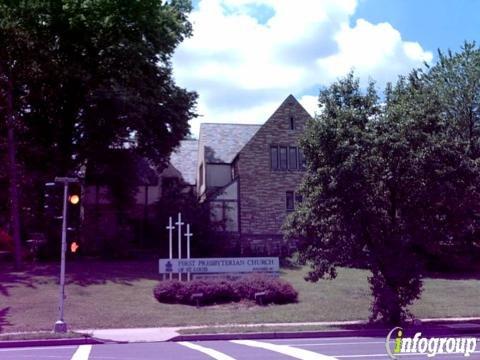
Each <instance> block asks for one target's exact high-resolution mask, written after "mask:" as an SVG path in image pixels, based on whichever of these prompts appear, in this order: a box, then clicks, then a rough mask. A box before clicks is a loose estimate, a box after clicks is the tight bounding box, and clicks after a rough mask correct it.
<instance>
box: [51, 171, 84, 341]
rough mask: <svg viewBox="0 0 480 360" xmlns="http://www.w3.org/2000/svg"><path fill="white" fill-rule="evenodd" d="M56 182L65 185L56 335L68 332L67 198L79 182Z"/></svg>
mask: <svg viewBox="0 0 480 360" xmlns="http://www.w3.org/2000/svg"><path fill="white" fill-rule="evenodd" d="M55 182H62V183H63V213H62V214H63V215H62V246H61V260H60V299H59V306H58V320H57V322H56V323H55V327H54V329H53V331H54V332H56V333H65V332H67V324H66V323H65V321H64V319H63V314H64V304H65V258H66V252H67V198H68V184H70V183H74V182H78V180H77V179H75V178H67V177H63V178H59V177H57V178H55Z"/></svg>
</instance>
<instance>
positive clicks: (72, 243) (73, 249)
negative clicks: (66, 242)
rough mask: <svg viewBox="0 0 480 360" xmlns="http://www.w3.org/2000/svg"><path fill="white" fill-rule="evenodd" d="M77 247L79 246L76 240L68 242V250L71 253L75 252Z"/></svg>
mask: <svg viewBox="0 0 480 360" xmlns="http://www.w3.org/2000/svg"><path fill="white" fill-rule="evenodd" d="M79 247H80V246H79V245H78V242H76V241H72V242H71V243H70V252H71V253H73V254H74V253H76V252H77V250H78V248H79Z"/></svg>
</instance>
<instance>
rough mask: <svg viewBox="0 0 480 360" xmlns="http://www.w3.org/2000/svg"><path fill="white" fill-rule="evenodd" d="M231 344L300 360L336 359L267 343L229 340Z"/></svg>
mask: <svg viewBox="0 0 480 360" xmlns="http://www.w3.org/2000/svg"><path fill="white" fill-rule="evenodd" d="M231 342H232V343H235V344H240V345H246V346H251V347H257V348H261V349H266V350H270V351H274V352H278V353H280V354H283V355H288V356H291V357H294V358H296V359H301V360H336V358H334V357H332V356H327V355H322V354H319V353H316V352H313V351H309V350H304V349H300V348H297V347H292V346H289V345H276V344H271V343H268V342H263V341H255V340H231Z"/></svg>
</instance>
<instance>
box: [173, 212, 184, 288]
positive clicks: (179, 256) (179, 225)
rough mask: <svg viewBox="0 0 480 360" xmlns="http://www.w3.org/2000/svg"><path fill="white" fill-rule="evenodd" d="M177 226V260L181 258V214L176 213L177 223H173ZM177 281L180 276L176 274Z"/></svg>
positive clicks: (180, 278)
mask: <svg viewBox="0 0 480 360" xmlns="http://www.w3.org/2000/svg"><path fill="white" fill-rule="evenodd" d="M175 225H178V259H179V260H180V259H181V258H182V225H183V223H182V214H181V213H178V221H177V222H176V223H175ZM178 279H179V280H182V274H181V273H180V271H179V272H178Z"/></svg>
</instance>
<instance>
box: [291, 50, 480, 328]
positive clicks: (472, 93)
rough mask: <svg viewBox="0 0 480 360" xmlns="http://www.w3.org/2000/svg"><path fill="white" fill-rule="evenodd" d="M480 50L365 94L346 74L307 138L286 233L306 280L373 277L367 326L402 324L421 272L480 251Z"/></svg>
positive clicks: (326, 95)
mask: <svg viewBox="0 0 480 360" xmlns="http://www.w3.org/2000/svg"><path fill="white" fill-rule="evenodd" d="M479 53H480V52H479V50H478V49H477V48H475V47H474V45H472V44H466V45H465V47H464V49H463V51H462V52H461V53H459V54H454V55H453V54H449V55H448V56H444V55H443V54H440V60H439V62H438V63H437V64H435V65H434V66H432V67H430V68H427V69H425V70H423V71H421V70H415V71H412V73H411V74H410V75H409V76H408V77H407V78H403V77H400V78H399V80H398V81H397V83H396V84H395V85H388V86H387V88H386V90H385V96H384V99H383V101H380V99H379V96H378V95H377V93H376V91H375V88H374V84H373V83H370V84H369V86H368V88H367V90H366V91H362V89H361V88H360V85H359V81H358V79H355V77H354V75H353V74H350V75H349V76H347V77H346V78H344V79H341V80H339V81H338V82H336V83H334V84H333V85H332V86H330V87H329V88H328V89H326V90H323V91H321V93H320V96H319V106H320V115H318V116H317V118H316V119H315V120H313V121H312V122H311V123H310V124H309V126H308V129H307V131H306V133H305V135H304V138H303V140H302V147H303V149H304V152H305V156H306V159H307V164H308V171H307V174H306V176H305V179H304V181H303V184H302V186H301V189H300V190H301V192H302V194H303V198H304V201H303V203H302V204H301V206H300V207H299V209H297V211H296V212H295V213H294V214H293V215H292V216H291V217H290V218H289V219H288V221H287V223H286V226H285V228H286V234H287V236H288V237H300V238H302V239H303V240H302V242H301V248H300V253H301V256H302V258H303V260H305V261H310V263H311V264H312V270H311V272H310V273H309V275H308V279H310V280H312V281H317V280H318V279H320V278H323V277H335V275H336V271H335V269H336V267H338V266H342V265H356V264H362V265H364V266H367V267H368V268H369V269H370V271H371V276H370V278H369V281H370V285H371V289H372V293H373V297H374V300H373V303H372V319H383V320H384V321H386V322H391V323H398V322H400V321H401V320H403V319H405V317H406V316H407V315H408V312H407V307H408V305H410V304H411V303H412V302H413V301H414V300H415V299H416V298H418V297H419V296H420V293H421V289H422V281H421V279H422V275H423V271H424V269H425V267H424V265H425V263H426V262H427V261H428V260H429V259H431V258H432V256H435V255H438V254H439V253H442V252H443V253H449V254H450V255H451V256H452V257H453V255H454V253H455V252H458V251H459V249H464V250H465V249H468V250H467V251H465V252H464V253H463V254H465V253H470V254H473V253H474V252H476V254H477V255H478V249H479V247H480V241H479V236H478V235H479V230H480V223H479V219H480V218H479V215H480V202H479V200H480V194H479V180H480V171H479V170H480V168H479V167H478V165H479V156H478V152H477V146H478V141H479V137H478V115H479V108H478V96H479V94H480V92H479V91H478V90H479V88H478V86H479V85H478V84H479V83H480V81H479V80H480V76H479V74H480V73H479V72H478V69H480V61H479V57H478V54H479ZM465 259H466V257H465Z"/></svg>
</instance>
